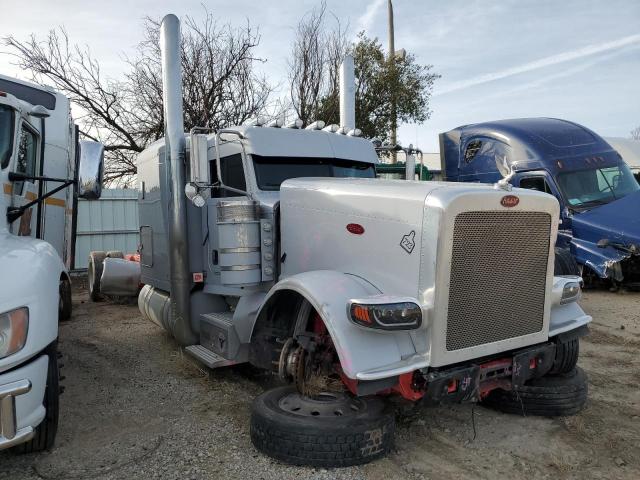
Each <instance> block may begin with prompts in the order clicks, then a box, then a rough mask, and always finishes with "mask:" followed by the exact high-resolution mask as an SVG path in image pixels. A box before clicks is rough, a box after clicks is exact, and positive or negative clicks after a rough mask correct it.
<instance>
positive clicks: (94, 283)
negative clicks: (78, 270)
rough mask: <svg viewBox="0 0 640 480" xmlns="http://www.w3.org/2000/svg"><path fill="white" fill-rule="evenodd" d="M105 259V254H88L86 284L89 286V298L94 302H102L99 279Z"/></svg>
mask: <svg viewBox="0 0 640 480" xmlns="http://www.w3.org/2000/svg"><path fill="white" fill-rule="evenodd" d="M105 258H107V254H106V253H105V252H91V253H90V254H89V265H88V266H87V283H88V285H89V298H91V300H93V301H94V302H99V301H100V300H102V295H100V278H101V277H102V269H103V267H104V259H105Z"/></svg>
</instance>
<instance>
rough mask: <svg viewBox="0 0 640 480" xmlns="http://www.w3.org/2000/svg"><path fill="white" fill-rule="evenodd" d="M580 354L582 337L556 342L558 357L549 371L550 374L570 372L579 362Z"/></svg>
mask: <svg viewBox="0 0 640 480" xmlns="http://www.w3.org/2000/svg"><path fill="white" fill-rule="evenodd" d="M579 355H580V339H579V338H574V339H572V340H569V341H566V342H557V343H556V357H555V360H554V361H553V366H552V367H551V370H550V371H549V374H550V375H558V374H561V373H570V372H571V371H572V370H573V369H574V368H575V367H576V364H577V363H578V356H579Z"/></svg>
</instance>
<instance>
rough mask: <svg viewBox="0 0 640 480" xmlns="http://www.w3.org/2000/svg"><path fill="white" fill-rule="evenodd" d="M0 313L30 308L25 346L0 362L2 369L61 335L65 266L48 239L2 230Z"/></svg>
mask: <svg viewBox="0 0 640 480" xmlns="http://www.w3.org/2000/svg"><path fill="white" fill-rule="evenodd" d="M0 271H1V272H3V274H2V276H1V277H0V313H4V312H7V311H11V310H14V309H16V308H20V307H27V308H28V309H29V327H28V328H29V329H28V333H27V342H26V344H25V346H24V347H23V348H22V349H21V350H20V351H18V352H17V353H15V354H13V355H10V356H9V357H7V358H5V359H3V360H1V361H0V371H4V370H6V369H9V368H13V367H14V366H16V365H19V364H21V363H23V362H24V361H26V360H28V359H29V358H31V357H34V356H35V355H38V354H39V353H40V352H42V351H43V350H44V349H45V348H46V347H47V346H48V345H49V344H51V343H52V342H53V341H54V340H55V339H56V338H57V337H58V306H59V294H60V290H59V287H60V279H61V278H64V275H66V274H67V273H66V269H65V267H64V264H63V263H62V260H60V257H59V255H58V253H57V252H56V250H55V249H54V248H53V247H52V246H51V245H50V244H49V243H47V242H44V241H42V240H36V239H33V238H28V237H17V236H15V235H12V234H10V233H5V232H3V233H0Z"/></svg>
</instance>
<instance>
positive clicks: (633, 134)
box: [631, 127, 640, 140]
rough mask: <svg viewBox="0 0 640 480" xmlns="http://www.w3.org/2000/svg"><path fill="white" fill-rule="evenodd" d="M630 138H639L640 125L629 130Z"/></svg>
mask: <svg viewBox="0 0 640 480" xmlns="http://www.w3.org/2000/svg"><path fill="white" fill-rule="evenodd" d="M631 138H632V139H633V140H640V127H636V128H634V129H633V130H631Z"/></svg>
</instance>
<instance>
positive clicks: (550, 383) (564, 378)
mask: <svg viewBox="0 0 640 480" xmlns="http://www.w3.org/2000/svg"><path fill="white" fill-rule="evenodd" d="M588 389H589V388H588V384H587V375H586V374H585V373H584V370H582V369H581V368H579V367H576V368H574V369H573V370H572V371H571V372H569V373H564V374H560V375H552V376H544V377H541V378H536V379H534V380H531V381H530V382H528V383H527V384H526V385H523V386H522V387H519V388H518V389H517V390H511V391H507V390H502V389H497V390H494V391H492V392H491V393H490V394H489V395H488V396H487V398H485V399H484V400H483V404H484V405H486V406H488V407H491V408H493V409H496V410H499V411H501V412H504V413H513V414H516V415H522V416H527V415H535V416H542V417H564V416H568V415H575V414H576V413H578V412H579V411H581V410H582V408H583V407H584V404H585V403H586V401H587V392H588Z"/></svg>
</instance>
